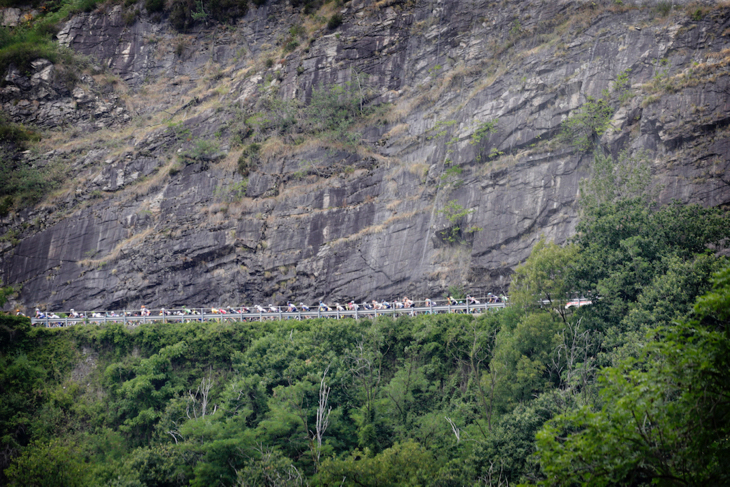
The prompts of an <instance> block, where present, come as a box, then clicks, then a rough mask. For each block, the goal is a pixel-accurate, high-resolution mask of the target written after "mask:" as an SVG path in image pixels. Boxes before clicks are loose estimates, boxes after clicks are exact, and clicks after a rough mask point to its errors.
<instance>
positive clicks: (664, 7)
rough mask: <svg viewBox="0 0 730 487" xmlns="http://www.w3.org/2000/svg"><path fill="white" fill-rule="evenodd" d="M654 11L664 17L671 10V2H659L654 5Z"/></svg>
mask: <svg viewBox="0 0 730 487" xmlns="http://www.w3.org/2000/svg"><path fill="white" fill-rule="evenodd" d="M656 11H657V13H658V14H659V15H661V16H662V17H666V16H667V15H669V12H671V11H672V2H667V1H663V2H659V3H658V4H657V6H656Z"/></svg>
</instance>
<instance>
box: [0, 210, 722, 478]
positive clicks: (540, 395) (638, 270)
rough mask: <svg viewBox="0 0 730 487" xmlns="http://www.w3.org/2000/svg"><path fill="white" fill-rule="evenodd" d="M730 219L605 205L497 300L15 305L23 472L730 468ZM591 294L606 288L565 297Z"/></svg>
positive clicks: (15, 445) (557, 474)
mask: <svg viewBox="0 0 730 487" xmlns="http://www.w3.org/2000/svg"><path fill="white" fill-rule="evenodd" d="M728 229H730V225H728V221H727V218H726V217H725V216H723V214H722V213H720V212H719V211H718V210H712V209H703V208H701V207H698V206H679V205H671V206H668V207H664V208H661V209H656V208H652V207H651V206H650V205H647V204H646V203H645V200H643V199H636V200H624V201H621V202H618V203H610V204H603V205H598V206H597V207H595V208H594V209H591V210H588V211H587V214H586V216H585V217H584V219H583V223H582V224H581V226H580V228H579V232H578V236H577V237H576V238H575V239H574V241H573V242H572V243H571V244H569V245H566V246H564V247H560V246H556V245H554V244H552V243H549V242H544V241H542V242H540V243H539V244H538V245H537V246H536V247H535V248H534V249H533V252H532V255H531V257H530V259H529V260H528V261H527V262H526V263H525V264H524V265H522V266H521V267H519V268H518V270H517V273H516V276H515V280H514V284H513V286H512V292H511V302H512V304H511V306H510V307H508V308H506V309H504V310H500V311H497V312H492V313H487V314H485V315H481V316H469V315H456V314H452V315H436V316H419V317H415V318H408V317H401V318H398V319H392V318H379V319H378V320H376V321H370V320H360V321H354V320H339V321H338V320H306V321H285V322H275V321H272V322H262V323H258V322H254V323H236V324H228V323H189V324H182V325H180V324H175V325H171V324H151V325H144V326H140V327H138V328H136V329H125V328H123V327H121V326H107V327H98V326H77V327H74V328H72V329H40V328H31V327H30V326H29V324H28V321H27V320H26V319H17V318H15V317H3V318H2V325H1V326H0V333H1V335H0V336H1V337H2V338H1V341H0V344H1V347H2V348H1V350H2V357H1V359H0V360H2V365H1V366H0V374H1V376H0V395H1V397H2V398H3V399H2V402H1V406H0V408H1V409H0V434H1V435H2V440H1V441H2V451H3V456H2V457H1V458H2V462H3V464H2V467H3V469H4V476H3V477H2V483H8V484H9V485H24V486H28V485H44V486H51V485H63V486H71V485H109V486H112V485H113V486H143V485H146V486H163V485H165V486H168V485H200V486H210V485H272V486H273V485H307V484H309V485H369V486H375V485H378V486H382V485H414V486H415V485H439V486H443V485H482V484H486V485H507V484H506V482H509V484H516V483H527V484H533V483H537V484H545V485H547V484H550V485H553V484H557V485H574V484H582V483H587V484H590V485H609V484H631V485H644V484H650V483H652V482H658V483H660V484H662V485H675V484H691V485H697V484H708V483H710V484H714V485H719V484H722V483H726V482H728V472H727V470H726V469H725V468H723V460H724V459H725V458H727V457H728V455H729V454H730V448H729V447H728V433H729V432H730V422H729V419H728V418H730V416H729V415H728V413H730V411H729V410H728V408H729V405H728V402H727V397H728V394H730V387H729V385H730V380H729V379H730V374H728V370H730V369H729V366H730V364H729V363H728V361H730V353H728V352H730V350H728V348H730V340H728V318H729V314H728V310H729V309H730V306H729V300H730V268H728V267H727V261H726V259H725V258H721V257H716V255H715V254H714V253H713V251H712V250H708V249H709V248H717V245H719V244H720V243H721V242H722V241H723V240H724V239H726V238H727V237H728V231H729V230H728ZM723 269H724V270H723ZM713 276H714V277H713ZM713 282H714V288H713ZM575 295H583V296H586V297H590V298H591V299H592V300H593V305H591V306H586V307H583V308H581V309H578V310H576V309H575V308H571V309H568V310H566V309H565V302H566V297H571V296H575Z"/></svg>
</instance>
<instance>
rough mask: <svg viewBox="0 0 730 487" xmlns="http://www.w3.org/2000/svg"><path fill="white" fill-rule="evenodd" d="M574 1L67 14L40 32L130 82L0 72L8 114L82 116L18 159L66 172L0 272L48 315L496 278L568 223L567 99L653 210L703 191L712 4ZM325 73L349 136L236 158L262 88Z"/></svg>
mask: <svg viewBox="0 0 730 487" xmlns="http://www.w3.org/2000/svg"><path fill="white" fill-rule="evenodd" d="M597 3H601V2H595V3H594V2H572V1H560V2H540V1H528V0H524V1H521V2H514V1H511V2H489V1H470V0H469V1H467V0H443V1H435V2H401V1H397V0H396V1H387V0H386V1H380V2H377V3H371V2H364V1H360V0H353V1H351V2H348V3H347V4H346V5H345V6H343V7H341V9H340V11H339V12H338V13H340V14H341V15H342V17H343V19H344V23H343V25H342V26H341V27H339V28H337V29H336V30H334V31H331V30H329V29H328V28H327V27H326V26H325V25H324V22H322V21H321V20H317V17H314V18H313V17H307V16H304V15H303V14H302V12H301V9H300V8H293V7H291V6H290V5H288V4H285V3H278V4H268V5H265V6H263V7H259V8H254V7H252V9H251V11H250V12H249V13H248V14H247V16H246V17H244V18H242V19H241V20H240V21H238V22H237V23H236V24H235V25H229V26H226V25H210V26H205V25H201V26H197V27H195V28H194V29H193V30H192V31H190V32H187V33H184V34H181V33H177V32H175V31H174V30H172V29H171V28H170V27H169V26H168V25H167V24H166V23H165V21H164V19H163V20H162V21H161V22H152V21H151V20H150V19H149V18H148V17H147V16H146V15H142V16H141V18H140V19H138V20H137V21H136V22H135V23H134V24H133V25H127V24H126V23H125V22H123V21H122V15H123V13H122V10H121V7H115V8H112V9H110V10H109V11H107V12H93V13H90V14H82V15H79V16H77V17H75V18H73V19H71V20H70V21H69V22H68V23H67V24H66V25H65V27H64V28H63V29H62V31H61V32H60V33H59V35H58V37H59V41H60V42H62V43H64V44H65V45H67V46H69V47H71V48H72V49H74V50H76V51H77V52H79V53H82V54H85V55H88V56H94V57H95V59H96V60H95V61H94V62H98V63H99V65H100V66H104V67H105V69H106V71H104V74H103V76H118V77H119V83H118V84H119V85H124V86H128V87H129V90H130V91H129V92H122V91H121V90H119V89H118V87H116V88H115V89H113V90H110V91H109V94H108V97H107V98H105V97H104V96H102V94H101V92H100V91H99V90H100V88H98V86H100V84H99V83H98V82H96V81H95V80H93V79H88V80H87V82H86V88H84V87H83V86H81V85H83V83H84V78H83V77H82V79H81V84H78V83H77V84H76V86H75V87H73V88H71V87H69V89H67V90H66V91H65V92H64V91H63V90H61V89H59V88H58V85H57V84H55V85H54V83H53V82H52V81H51V80H52V74H49V71H48V70H51V73H52V70H53V66H48V65H45V64H43V63H40V64H39V65H38V66H36V67H35V74H33V75H32V76H31V77H30V79H27V76H26V77H23V76H21V75H20V74H19V73H13V72H12V71H11V73H9V74H7V75H6V86H5V88H4V89H3V92H2V96H3V97H4V98H2V100H3V103H4V105H3V106H4V107H5V108H4V109H5V110H6V111H7V112H8V113H10V114H11V115H12V116H13V118H15V119H20V118H25V119H27V120H28V121H31V122H35V123H38V124H40V125H45V126H48V127H58V126H60V121H61V120H67V121H69V123H71V124H72V125H73V124H76V123H82V121H84V120H87V125H85V126H84V127H86V131H89V132H92V131H95V132H93V133H83V134H77V135H76V138H75V139H74V140H72V141H68V142H59V143H57V144H56V145H55V146H53V147H48V148H49V149H52V151H51V152H48V153H45V154H44V155H34V154H28V155H27V157H28V158H31V159H32V158H36V159H37V160H39V161H41V162H43V163H45V162H47V161H49V160H53V161H60V162H62V163H63V164H64V165H65V166H67V167H68V171H69V179H68V182H67V183H66V184H65V185H64V188H63V190H62V191H59V192H58V193H57V194H54V195H51V196H50V197H49V198H48V199H47V200H45V201H44V202H43V203H42V204H41V205H38V206H37V207H35V208H32V209H28V210H24V211H20V212H17V213H14V214H12V215H10V216H9V217H8V218H6V219H5V220H4V221H3V231H5V232H7V231H11V230H13V231H15V232H16V233H15V235H16V237H15V239H16V240H15V241H13V242H11V241H8V240H6V241H5V242H4V243H2V245H3V247H2V248H1V251H2V254H0V255H1V257H0V259H1V261H0V263H1V265H2V278H3V281H4V282H5V283H7V284H10V285H14V286H22V291H21V292H20V294H19V296H18V297H17V300H18V301H19V302H20V303H23V304H25V305H29V306H30V305H32V306H35V305H42V306H47V307H48V308H49V309H65V308H70V307H75V308H76V309H99V308H106V309H115V308H125V307H127V308H133V307H137V306H139V305H140V304H146V305H148V306H150V305H162V306H173V305H182V304H187V305H213V304H218V305H225V304H231V305H233V304H234V303H251V302H264V301H266V302H269V301H270V302H282V301H285V300H286V299H290V298H291V299H297V300H304V301H307V300H310V301H313V300H315V299H325V300H339V301H343V300H346V299H350V298H352V299H357V300H360V299H364V298H371V297H375V298H380V297H391V296H395V295H403V294H408V295H409V296H422V297H427V296H431V297H433V296H435V295H436V294H441V291H443V290H444V289H445V288H446V287H448V286H450V285H459V286H464V287H465V288H468V289H469V290H471V291H472V292H475V293H479V292H483V293H486V292H487V291H493V292H503V291H505V290H506V286H508V283H509V276H510V274H511V273H512V271H513V269H514V267H515V266H516V265H517V264H519V263H520V262H522V261H523V260H524V259H525V258H526V257H527V256H528V255H529V252H530V249H531V247H532V246H533V244H534V243H535V241H536V240H537V239H538V238H540V236H541V235H544V236H545V237H547V238H549V239H554V240H555V241H556V242H565V241H566V240H567V239H568V238H569V237H570V236H571V235H572V234H573V233H574V231H575V225H576V222H577V217H578V206H577V198H578V185H579V182H580V181H581V179H582V178H585V177H588V176H589V174H590V162H591V160H592V158H593V156H592V154H591V152H586V151H582V150H579V149H577V148H576V147H574V146H573V145H571V144H570V143H569V142H566V141H565V140H564V139H562V138H561V137H559V134H560V131H561V123H562V122H563V121H564V120H566V118H568V117H569V116H571V114H573V115H574V114H576V113H579V112H580V111H581V110H583V109H584V107H585V104H586V101H587V100H589V97H592V98H593V99H599V98H604V99H605V100H607V103H609V104H610V105H611V108H612V110H611V118H610V125H609V128H608V130H606V132H605V133H603V134H602V135H601V137H600V140H597V141H596V142H597V144H598V146H599V147H602V148H603V150H605V151H607V152H610V153H611V154H613V155H614V156H616V157H618V154H619V153H620V152H621V151H624V150H625V151H628V152H629V153H630V154H633V155H634V156H638V155H643V157H645V158H647V159H648V160H649V161H650V162H651V168H652V176H653V184H654V186H655V188H656V189H657V190H658V191H659V199H660V201H661V202H662V203H666V202H669V201H671V200H674V199H678V200H680V201H683V202H698V203H701V204H703V205H706V206H719V205H727V204H728V203H730V185H729V184H728V176H727V175H728V174H730V171H729V170H728V169H729V168H728V165H729V164H730V137H728V135H729V134H730V128H729V127H728V122H729V121H730V96H728V95H729V94H730V76H729V75H730V9H729V8H728V7H724V6H717V5H714V4H712V3H709V4H707V5H704V6H702V5H696V4H693V6H692V7H689V6H677V7H676V8H675V9H674V10H673V11H672V12H669V13H668V15H666V16H662V14H660V13H659V11H658V10H657V9H656V8H655V7H654V6H653V5H646V6H632V5H628V2H624V3H626V4H627V5H617V4H616V3H615V2H602V3H606V5H597ZM675 3H677V2H675ZM329 5H330V6H325V7H324V8H330V9H331V8H332V7H331V5H332V4H329ZM329 13H335V12H334V11H332V10H330V11H329ZM317 22H319V24H317ZM311 24H314V25H311ZM294 25H308V27H307V29H308V30H306V32H307V33H308V39H297V38H295V36H294V34H290V28H291V27H292V26H294ZM293 41H296V43H292V42H293ZM287 44H288V45H289V47H287V48H286V49H284V47H286V46H287ZM295 44H296V45H295ZM291 46H294V47H293V48H291V49H290V47H291ZM289 50H290V51H291V52H288V53H287V52H286V51H289ZM44 73H45V74H44ZM358 73H360V74H362V75H364V76H359V75H358ZM92 75H93V73H92ZM92 75H87V76H92ZM620 76H623V78H622V79H626V80H627V83H626V84H625V85H624V86H619V84H620V83H619V84H617V81H618V80H619V78H620ZM34 79H35V80H36V81H33V80H34ZM348 82H350V83H355V82H357V83H362V84H364V85H365V86H364V87H363V86H358V89H359V90H360V91H361V92H362V93H363V94H365V95H364V97H365V100H364V104H365V105H366V106H371V107H374V106H379V107H380V108H378V109H377V110H373V111H372V113H371V114H370V115H368V116H367V117H364V118H362V119H361V120H358V121H357V122H356V124H355V126H354V128H353V131H354V132H357V133H358V134H359V135H360V139H359V142H358V143H357V144H354V143H343V142H342V141H336V140H335V141H333V140H332V139H328V138H326V137H321V136H320V137H315V136H312V135H311V134H307V133H306V131H304V132H302V131H299V132H294V133H291V132H290V133H287V134H285V135H279V136H273V135H271V133H269V138H268V139H267V140H265V141H263V144H262V146H261V148H260V152H259V153H258V155H257V156H256V161H257V162H256V163H255V164H252V165H251V168H250V171H249V174H248V176H247V178H246V179H244V178H243V176H241V175H240V174H239V172H238V171H237V161H238V159H239V156H241V155H242V154H241V153H242V149H243V146H242V145H241V139H243V144H244V146H247V145H248V144H249V143H250V139H251V137H252V136H251V135H250V133H251V130H253V129H252V127H253V128H256V127H257V125H256V123H255V120H253V119H252V117H256V116H257V115H259V116H260V115H261V114H262V113H264V114H266V113H273V112H266V110H267V108H266V106H267V105H266V104H265V103H264V102H265V100H266V99H267V97H268V98H269V99H276V100H281V99H283V100H299V101H300V103H301V104H306V103H307V102H308V101H309V100H310V98H311V96H312V91H313V90H318V89H322V87H329V86H333V85H337V84H339V85H345V84H346V83H348ZM34 83H35V84H34ZM51 89H53V91H54V92H53V93H51V92H50V90H51ZM44 90H45V91H44ZM95 90H96V91H95ZM45 92H48V93H49V94H47V95H44V94H43V93H45ZM28 93H33V95H32V96H30V95H28ZM54 93H55V94H54ZM44 97H45V98H44ZM11 98H14V99H19V100H29V102H30V104H31V105H33V104H34V101H40V100H44V99H48V100H49V101H48V102H39V103H35V105H34V107H35V108H34V109H33V110H30V109H26V108H24V107H26V106H28V104H26V103H23V104H22V106H20V105H21V103H20V102H17V103H16V104H15V105H13V102H11V101H10V99H11ZM50 100H53V101H50ZM64 100H66V101H64ZM86 100H88V101H86ZM70 104H75V106H74V107H72V106H71V105H70ZM85 104H88V105H89V108H88V110H91V111H93V113H94V114H95V117H96V118H93V120H94V123H89V122H88V120H89V118H90V117H89V116H88V112H84V111H83V110H84V109H83V108H80V107H83V106H84V105H85ZM9 105H13V106H12V107H10V106H9ZM64 107H65V108H64ZM102 107H107V108H106V109H105V111H102V113H101V114H100V115H99V116H96V112H97V111H100V110H102ZM23 110H26V111H23ZM54 110H56V111H54ZM128 117H130V118H128ZM247 136H248V137H249V139H246V137H247ZM202 142H205V143H206V144H207V145H205V144H203V145H201V143H202ZM196 147H197V149H196ZM201 147H202V148H203V149H205V150H203V149H201ZM196 150H197V151H198V152H197V153H195V154H196V155H195V156H194V157H193V156H190V155H189V154H193V153H194V151H196ZM244 156H245V154H244ZM451 202H453V203H451ZM449 205H452V206H451V208H457V209H459V210H462V213H463V214H462V215H461V216H460V217H458V218H456V217H455V218H452V219H450V218H449V216H454V212H451V213H450V212H449V210H448V208H449ZM456 226H458V227H459V230H458V231H454V228H455V227H456ZM467 229H470V230H471V232H467V231H466V230H467ZM452 236H453V237H454V238H450V237H452Z"/></svg>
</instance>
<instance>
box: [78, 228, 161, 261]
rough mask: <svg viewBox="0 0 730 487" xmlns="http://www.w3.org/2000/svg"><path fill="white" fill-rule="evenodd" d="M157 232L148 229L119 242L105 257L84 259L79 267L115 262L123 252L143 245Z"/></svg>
mask: <svg viewBox="0 0 730 487" xmlns="http://www.w3.org/2000/svg"><path fill="white" fill-rule="evenodd" d="M154 231H155V229H154V227H150V228H147V229H146V230H144V231H143V232H140V233H136V234H134V235H132V236H131V237H128V238H126V239H124V240H122V241H121V242H119V243H118V244H117V245H115V246H114V248H113V249H112V250H111V251H110V252H109V253H108V254H106V255H104V256H103V257H99V258H96V259H83V260H80V261H79V265H80V266H83V267H90V266H97V265H101V264H104V263H109V262H114V261H116V260H117V258H119V254H120V253H121V252H122V250H124V249H126V248H131V247H133V246H135V245H137V244H141V243H142V242H144V241H145V240H147V237H149V236H150V235H152V233H153V232H154Z"/></svg>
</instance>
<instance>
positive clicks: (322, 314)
mask: <svg viewBox="0 0 730 487" xmlns="http://www.w3.org/2000/svg"><path fill="white" fill-rule="evenodd" d="M504 307H505V303H480V304H454V305H441V306H422V307H414V308H390V309H355V310H344V311H340V310H332V311H320V310H317V311H311V310H310V311H301V310H300V311H294V312H289V311H281V309H279V311H278V312H276V311H267V312H259V311H256V312H253V311H252V312H250V313H225V314H221V313H198V314H183V315H177V314H174V313H173V314H163V315H159V316H101V317H85V318H50V317H48V316H46V317H45V318H31V322H32V324H33V325H43V326H47V327H64V326H73V325H83V324H92V323H93V324H102V323H104V324H106V323H119V324H124V325H126V326H136V325H140V324H144V323H190V322H207V321H229V322H238V321H266V320H275V321H278V320H303V319H312V318H336V319H340V318H354V319H356V320H357V319H361V318H364V319H371V318H376V317H378V316H391V315H392V316H394V317H395V316H416V315H423V314H438V313H481V312H484V311H485V310H488V309H498V308H504Z"/></svg>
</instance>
